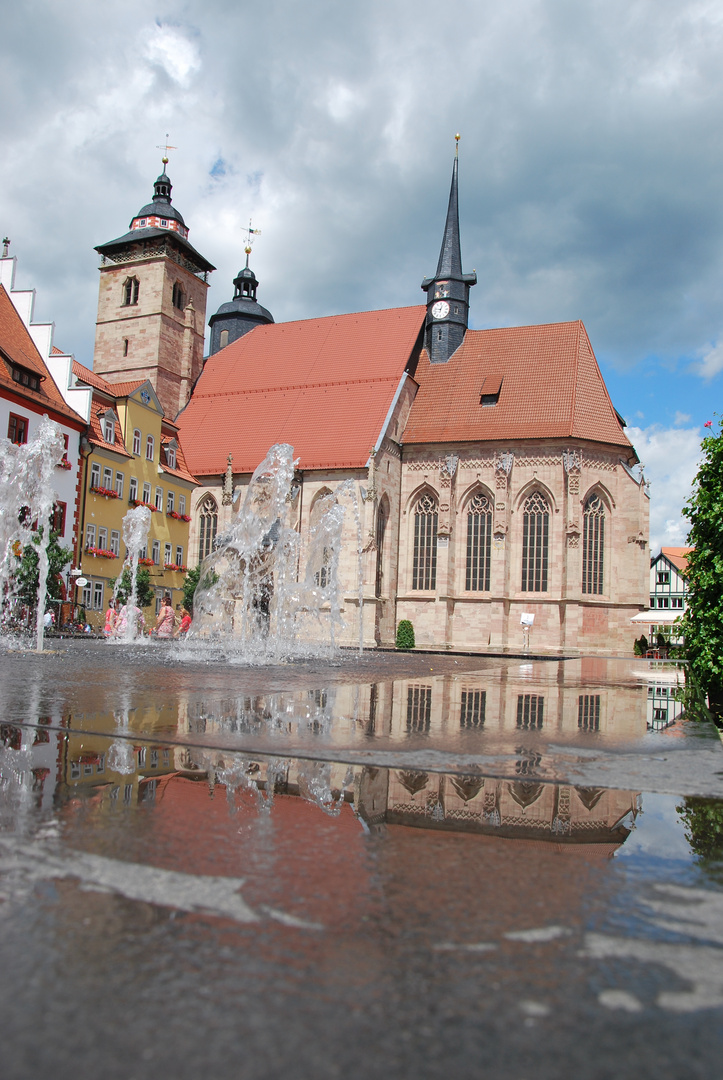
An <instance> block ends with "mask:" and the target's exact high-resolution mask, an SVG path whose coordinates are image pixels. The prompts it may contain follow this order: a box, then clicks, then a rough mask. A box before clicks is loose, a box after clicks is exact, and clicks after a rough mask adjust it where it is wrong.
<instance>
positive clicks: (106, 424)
mask: <svg viewBox="0 0 723 1080" xmlns="http://www.w3.org/2000/svg"><path fill="white" fill-rule="evenodd" d="M101 426H102V428H103V438H104V439H105V441H106V442H107V443H114V442H115V417H114V416H113V414H112V413H106V415H105V416H104V417H103V418H102V420H101Z"/></svg>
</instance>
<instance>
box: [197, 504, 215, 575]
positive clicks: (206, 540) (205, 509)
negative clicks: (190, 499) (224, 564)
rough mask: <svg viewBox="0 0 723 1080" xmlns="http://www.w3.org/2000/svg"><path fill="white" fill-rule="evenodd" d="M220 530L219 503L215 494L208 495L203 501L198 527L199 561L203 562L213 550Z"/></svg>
mask: <svg viewBox="0 0 723 1080" xmlns="http://www.w3.org/2000/svg"><path fill="white" fill-rule="evenodd" d="M217 531H218V505H217V503H216V500H215V499H214V497H213V495H207V496H206V498H205V499H204V500H203V502H202V503H201V509H200V516H199V528H198V561H199V562H201V561H202V560H203V559H205V558H206V556H207V555H210V554H211V551H212V550H213V542H214V540H215V539H216V533H217Z"/></svg>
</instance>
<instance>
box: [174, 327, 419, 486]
mask: <svg viewBox="0 0 723 1080" xmlns="http://www.w3.org/2000/svg"><path fill="white" fill-rule="evenodd" d="M425 310H426V309H425V308H424V307H422V306H415V307H407V308H392V309H389V310H387V311H365V312H360V313H358V314H353V315H333V316H328V317H327V318H322V319H306V320H303V321H298V322H289V323H276V324H272V325H268V326H257V327H256V328H255V329H253V330H251V331H250V332H249V333H248V334H245V335H244V336H243V337H241V338H239V339H238V340H237V341H234V342H233V343H232V344H231V345H228V346H227V347H226V348H225V349H222V350H221V351H220V352H218V353H215V355H213V356H211V357H209V359H208V360H207V361H206V366H205V367H204V370H203V373H202V375H201V377H200V378H199V380H198V382H197V383H196V387H195V389H194V392H193V396H192V397H191V400H190V401H189V403H188V405H187V406H186V408H185V410H184V411H183V412H182V413H181V414H180V415H179V416H178V417H177V423H178V426H179V430H180V433H181V439H182V442H183V446H184V449H185V452H186V460H187V462H188V466H189V468H190V470H191V472H192V473H194V474H195V475H196V476H203V475H212V474H214V473H216V474H220V473H223V472H224V471H225V468H226V457H227V455H228V454H229V453H231V454H232V455H233V469H234V472H236V473H239V472H252V471H253V470H254V469H255V468H256V466H257V465H258V464H259V462H260V461H262V460H263V458H264V456H265V454H266V453H267V451H268V449H269V447H271V446H273V444H274V443H279V442H285V443H290V444H291V445H292V446H293V447H294V452H295V454H296V456H297V457H298V458H299V459H300V461H299V467H300V468H301V469H322V468H363V467H364V466H365V465H366V462H367V460H368V458H369V451H370V450H371V449H372V447H373V446H374V445H375V443H376V441H377V438H378V437H379V433H380V431H381V428H382V426H383V424H384V420H385V418H386V415H387V412H388V410H389V406H390V404H391V402H392V400H393V398H394V394H395V392H396V389H397V387H398V385H399V380H400V378H401V376H402V374H403V372H404V369H405V367H406V365H407V363H408V361H409V358H410V356H411V354H412V351H413V349H414V347H415V345H416V343H417V340H418V339H419V335H420V331H421V328H422V323H423V320H424V314H425Z"/></svg>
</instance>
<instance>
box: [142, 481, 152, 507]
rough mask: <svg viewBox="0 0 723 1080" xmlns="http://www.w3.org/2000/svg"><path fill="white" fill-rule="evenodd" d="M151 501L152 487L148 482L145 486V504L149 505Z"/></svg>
mask: <svg viewBox="0 0 723 1080" xmlns="http://www.w3.org/2000/svg"><path fill="white" fill-rule="evenodd" d="M150 501H151V485H150V484H149V483H148V482H146V483H145V484H144V485H143V502H144V503H149V502H150Z"/></svg>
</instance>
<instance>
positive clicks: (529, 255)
mask: <svg viewBox="0 0 723 1080" xmlns="http://www.w3.org/2000/svg"><path fill="white" fill-rule="evenodd" d="M0 20H1V21H0V28H1V30H2V33H0V95H1V100H2V102H3V109H2V111H1V113H0V137H1V139H2V147H3V155H2V169H1V170H0V230H2V235H7V236H9V237H10V239H11V241H12V244H11V253H13V254H15V255H17V256H18V260H19V264H18V273H17V278H16V287H31V286H34V287H35V288H37V290H38V297H37V304H36V318H37V319H44V320H45V319H47V320H52V321H54V322H55V324H56V342H57V343H58V344H59V345H61V346H62V347H63V348H65V349H67V350H68V351H72V352H74V353H75V355H76V356H77V358H78V359H79V360H81V361H82V362H83V363H86V364H89V365H90V364H91V363H92V345H93V331H94V319H95V307H96V299H97V278H98V273H97V261H96V254H95V252H94V251H93V248H94V245H96V244H98V243H101V242H103V241H107V240H110V239H112V238H114V237H116V236H119V235H121V234H122V233H123V232H125V231H126V229H127V227H128V223H129V221H130V218H131V217H132V215H133V214H134V213H135V212H136V211H137V210H138V209H139V208H140V207H141V206H142V205H143V204H144V203H145V202H147V200H148V198H149V196H150V195H151V193H152V183H153V180H154V178H155V177H156V175H157V174H158V172H159V171H160V156H161V155H160V152H159V151H158V150H157V149H156V146H157V145H158V144H162V143H163V142H164V141H165V134H166V132H169V133H170V142H171V143H172V144H173V145H174V146H176V147H177V148H178V149H177V150H174V151H173V152H172V153H171V155H170V156H171V163H170V165H169V173H170V176H171V179H172V181H173V184H174V191H173V197H174V202H175V204H176V205H177V206H178V208H179V209H180V210H181V212H182V214H183V215H184V217H185V220H186V223H187V224H188V225H189V226H190V229H191V233H190V240H191V242H192V243H193V244H194V245H195V246H196V247H197V248H198V249H199V250H200V251H201V252H202V253H203V254H204V255H205V256H206V257H207V258H208V259H209V260H210V261H211V262H212V263H214V264H215V265H216V266H217V268H218V269H217V270H216V272H215V273H214V274H213V276H212V281H213V284H212V287H211V289H210V292H209V304H208V310H209V312H212V311H214V310H215V309H216V308H217V307H218V305H219V304H221V303H222V302H223V301H224V300H226V299H228V298H229V297H230V294H231V290H232V286H231V280H232V278H233V276H234V275H235V273H236V271H237V270H238V269H239V267H240V266H241V265H242V263H243V254H242V246H243V236H242V233H241V229H242V227H243V226H244V225H245V224H247V223H248V220H249V217H253V221H254V225H256V226H257V227H258V228H260V229H261V230H262V235H261V237H260V238H259V239H258V241H257V243H256V246H255V248H254V253H253V256H252V265H253V267H254V269H255V270H256V273H257V275H258V277H259V278H260V281H261V286H260V290H259V300H260V301H261V302H262V303H263V304H264V305H266V306H267V307H268V308H269V309H270V310H271V311H272V313H273V315H274V317H275V319H276V320H277V321H282V320H285V319H293V318H303V317H311V316H316V315H324V314H329V313H333V312H340V311H354V310H362V309H367V308H376V307H392V306H395V305H402V304H411V303H421V302H422V300H423V295H422V293H421V291H420V289H419V285H420V282H421V280H422V278H423V277H424V276H425V275H427V274H431V273H433V272H434V269H435V266H436V260H437V255H438V251H439V244H440V240H441V230H442V225H443V220H444V213H445V210H446V200H447V195H448V189H449V176H450V171H451V164H452V156H453V146H454V134H455V132H456V131H459V132H461V134H462V142H461V144H460V218H461V227H462V242H463V258H464V263H465V269H468V270H471V269H473V268H474V269H476V270H477V274H478V278H479V284H478V285H477V287H476V288H475V289H474V290H473V293H472V315H471V318H472V325H473V326H475V327H478V328H479V327H486V326H505V325H522V324H526V323H535V322H553V321H557V320H563V319H576V318H581V319H582V320H583V321H584V323H585V325H586V327H587V330H588V333H589V335H590V338H591V340H592V343H593V347H594V349H595V351H596V354H597V356H598V359H599V361H600V364H601V367H602V369H603V372H604V374H605V377H606V380H607V382H608V386H609V389H610V392H611V395H612V397H613V401H614V403H615V405H616V407H617V408H618V410H619V411H620V412H621V413H622V414H623V415H624V416H625V417H626V419H627V421H628V424H629V427H630V433H631V436H632V438H633V440H634V443H635V445H636V448H637V450H638V453H639V455H640V458H641V460H642V461H643V462H644V463H645V465H646V474H647V475H648V476H649V478H650V479H651V481H652V489H651V493H652V505H651V543H652V545H653V548H655V547H657V546H659V545H660V544H661V543H669V544H676V543H682V542H684V538H685V523H684V521H683V519H682V518H681V517H680V508H681V506H682V504H683V502H684V500H685V498H686V495H687V493H688V491H689V488H690V483H691V479H692V477H693V475H694V473H695V468H696V457H697V452H698V447H699V443H700V436H701V433H702V426H703V424H704V423H705V422H706V421H707V420H709V419H711V418H712V416H713V412H714V410H715V409H717V408H718V401H719V397H720V391H721V385H722V383H723V295H722V293H723V125H722V124H721V102H723V94H721V81H722V80H723V64H721V54H722V46H723V8H722V7H721V4H720V3H719V2H708V0H701V2H692V0H691V2H686V0H507V2H506V3H505V4H500V3H499V0H493V2H490V0H445V3H443V4H440V3H438V2H432V0H383V2H380V0H366V3H364V4H355V3H345V2H343V0H307V2H306V3H303V4H301V3H298V2H294V0H265V2H264V3H261V4H259V3H250V2H249V0H203V2H201V0H188V2H185V3H184V2H180V0H158V2H155V3H154V2H153V0H142V2H141V0H123V2H122V3H121V2H116V0H104V2H102V3H101V2H99V0H74V2H73V3H72V4H67V3H62V2H61V0H26V3H24V4H15V5H8V4H6V5H4V6H3V13H2V16H0Z"/></svg>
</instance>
